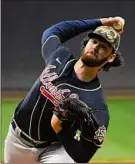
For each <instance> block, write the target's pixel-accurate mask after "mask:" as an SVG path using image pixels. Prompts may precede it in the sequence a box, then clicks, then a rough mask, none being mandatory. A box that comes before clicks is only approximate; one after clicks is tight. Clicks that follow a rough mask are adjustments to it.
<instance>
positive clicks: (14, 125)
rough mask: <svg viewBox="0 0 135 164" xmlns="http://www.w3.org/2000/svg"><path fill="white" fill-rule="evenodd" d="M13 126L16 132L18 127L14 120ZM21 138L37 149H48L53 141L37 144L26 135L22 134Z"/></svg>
mask: <svg viewBox="0 0 135 164" xmlns="http://www.w3.org/2000/svg"><path fill="white" fill-rule="evenodd" d="M11 125H12V127H13V129H14V131H15V129H16V128H17V125H16V124H15V122H14V120H12V122H11ZM20 137H21V138H23V139H24V140H25V141H27V142H29V143H30V144H32V145H33V146H34V147H36V148H46V147H48V146H49V145H50V144H51V141H47V142H45V143H36V142H34V141H33V140H31V139H30V138H28V137H27V136H26V135H25V134H23V132H20Z"/></svg>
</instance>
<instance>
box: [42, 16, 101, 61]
mask: <svg viewBox="0 0 135 164" xmlns="http://www.w3.org/2000/svg"><path fill="white" fill-rule="evenodd" d="M100 25H102V24H101V21H100V19H87V20H71V21H63V22H60V23H57V24H55V25H53V26H51V27H50V28H48V29H46V30H45V31H44V32H43V35H42V38H41V45H42V47H41V53H42V56H43V59H44V60H45V62H48V60H49V59H50V57H51V55H52V54H53V52H54V51H55V50H56V49H57V48H58V47H59V46H61V45H62V44H63V43H64V42H66V41H68V40H69V39H71V38H73V37H75V36H77V35H79V34H81V33H83V32H86V31H88V30H94V29H95V28H96V27H98V26H100Z"/></svg>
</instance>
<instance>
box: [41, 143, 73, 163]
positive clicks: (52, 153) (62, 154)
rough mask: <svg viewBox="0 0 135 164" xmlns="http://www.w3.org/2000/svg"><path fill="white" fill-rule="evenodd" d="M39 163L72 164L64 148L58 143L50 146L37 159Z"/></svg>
mask: <svg viewBox="0 0 135 164" xmlns="http://www.w3.org/2000/svg"><path fill="white" fill-rule="evenodd" d="M39 161H40V162H41V163H74V161H73V160H72V159H71V157H70V156H69V155H68V154H67V152H66V151H65V149H64V147H63V146H61V145H60V144H59V143H53V144H51V145H50V146H49V147H48V148H47V149H46V150H45V151H44V152H42V154H41V155H40V157H39Z"/></svg>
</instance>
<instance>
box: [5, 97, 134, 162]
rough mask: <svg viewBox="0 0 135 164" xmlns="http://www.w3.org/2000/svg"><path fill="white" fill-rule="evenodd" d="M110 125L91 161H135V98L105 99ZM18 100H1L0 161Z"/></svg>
mask: <svg viewBox="0 0 135 164" xmlns="http://www.w3.org/2000/svg"><path fill="white" fill-rule="evenodd" d="M107 101H108V106H109V109H110V116H111V119H110V125H109V129H108V133H107V136H106V140H105V142H104V144H103V146H102V148H101V149H99V151H98V152H97V153H96V155H95V156H94V158H93V161H104V160H105V161H121V160H123V161H124V160H126V161H135V98H134V99H133V98H132V99H120V98H119V99H114V98H113V99H111V98H110V99H109V98H108V99H107ZM18 102H19V100H2V160H3V155H4V139H5V137H6V134H7V131H8V126H9V122H10V120H11V117H12V114H13V111H14V109H15V107H16V106H17V104H18Z"/></svg>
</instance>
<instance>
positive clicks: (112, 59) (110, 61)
mask: <svg viewBox="0 0 135 164" xmlns="http://www.w3.org/2000/svg"><path fill="white" fill-rule="evenodd" d="M115 58H116V54H112V55H111V56H110V57H109V59H108V63H112V62H113V61H114V59H115Z"/></svg>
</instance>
